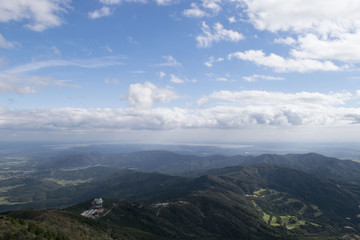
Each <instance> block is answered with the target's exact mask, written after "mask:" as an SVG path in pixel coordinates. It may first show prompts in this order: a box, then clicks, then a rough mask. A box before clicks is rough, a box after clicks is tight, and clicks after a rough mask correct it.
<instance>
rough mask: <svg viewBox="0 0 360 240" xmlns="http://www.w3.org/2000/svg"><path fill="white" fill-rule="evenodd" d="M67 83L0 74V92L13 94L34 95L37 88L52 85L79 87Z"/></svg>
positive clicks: (45, 78) (50, 79) (39, 77)
mask: <svg viewBox="0 0 360 240" xmlns="http://www.w3.org/2000/svg"><path fill="white" fill-rule="evenodd" d="M68 82H69V81H64V80H54V79H52V78H51V77H41V76H30V77H27V76H22V75H18V74H8V73H0V92H3V93H15V94H20V95H24V94H34V93H36V92H37V91H38V89H39V88H41V87H45V86H49V85H53V86H61V87H80V86H79V85H76V84H70V83H68Z"/></svg>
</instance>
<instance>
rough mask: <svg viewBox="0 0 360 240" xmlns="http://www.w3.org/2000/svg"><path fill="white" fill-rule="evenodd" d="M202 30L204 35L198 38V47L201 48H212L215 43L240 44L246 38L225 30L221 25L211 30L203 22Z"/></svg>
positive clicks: (218, 24)
mask: <svg viewBox="0 0 360 240" xmlns="http://www.w3.org/2000/svg"><path fill="white" fill-rule="evenodd" d="M201 29H202V32H203V34H202V35H198V36H197V37H196V41H197V46H198V47H201V48H206V47H210V46H211V45H212V44H213V42H220V41H228V42H239V41H240V40H242V39H244V38H245V37H244V36H243V35H242V34H241V33H239V32H237V31H234V30H228V29H225V28H224V27H223V25H221V24H220V23H215V24H214V26H213V28H212V29H211V28H210V27H209V26H208V25H207V24H206V23H205V22H202V28H201Z"/></svg>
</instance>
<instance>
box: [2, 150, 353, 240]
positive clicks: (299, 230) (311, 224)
mask: <svg viewBox="0 0 360 240" xmlns="http://www.w3.org/2000/svg"><path fill="white" fill-rule="evenodd" d="M131 159H133V160H131ZM32 164H33V166H34V169H35V170H34V171H32V172H31V174H28V175H27V176H24V177H22V178H21V177H17V178H13V179H12V178H11V179H7V180H2V181H0V184H1V185H0V186H2V187H6V186H7V187H9V186H10V188H9V190H7V191H5V192H1V194H3V195H2V196H6V197H7V199H8V200H9V201H11V200H12V199H17V200H16V201H13V202H9V203H10V204H3V205H1V206H0V210H1V211H3V213H2V215H1V216H0V217H1V218H2V219H3V220H2V222H3V223H4V224H7V225H6V226H7V227H8V229H20V230H19V231H17V230H16V231H15V230H13V233H14V234H15V235H16V234H18V235H17V236H24V239H32V237H34V238H33V239H35V238H36V237H43V238H44V239H340V238H341V239H359V237H358V235H359V230H360V228H359V224H360V215H359V214H360V209H359V204H360V181H359V176H358V175H359V174H356V173H359V170H360V164H359V163H356V162H353V161H348V160H339V159H335V158H329V157H325V156H322V155H319V154H315V153H309V154H303V155H297V154H288V155H261V156H233V157H223V156H208V157H199V156H191V155H181V154H175V153H171V152H164V151H147V152H136V153H130V154H129V153H126V154H121V155H106V154H100V153H93V154H81V155H75V156H71V155H69V156H61V157H57V158H52V159H46V160H44V159H42V160H39V162H37V163H36V164H34V163H32ZM75 167H76V168H75ZM89 177H92V178H89ZM54 179H57V180H58V182H57V183H56V181H54ZM60 180H62V181H65V180H66V181H75V182H76V183H75V184H70V185H64V184H63V185H62V184H59V181H60ZM36 181H37V182H36ZM11 184H13V185H11ZM11 186H13V187H12V188H11ZM40 193H41V194H40ZM6 194H7V195H6ZM98 197H102V198H104V201H105V203H104V208H105V212H107V214H106V215H104V216H101V217H100V218H98V219H97V220H92V219H88V218H84V217H82V216H80V214H81V213H82V212H83V211H85V210H86V209H88V208H89V207H90V206H91V199H93V198H98ZM29 208H35V209H49V208H57V209H51V210H50V209H49V210H28V209H29ZM12 209H23V210H17V211H9V210H12ZM24 209H27V210H24ZM54 219H61V221H64V222H65V223H64V224H63V225H64V226H62V227H59V226H58V227H57V226H56V221H54ZM66 223H72V224H66ZM4 224H3V225H1V226H0V230H1V231H0V232H4V234H3V235H0V236H5V234H10V233H8V231H5V230H2V229H4ZM16 226H17V227H16ZM29 226H31V227H29ZM73 226H77V227H78V228H76V229H75V228H74V227H73ZM21 229H22V230H21ZM34 229H35V230H34ZM36 229H38V230H36ZM39 229H42V230H41V231H40V230H39ZM79 229H80V230H79ZM81 232H87V233H89V232H91V233H93V234H90V235H89V234H85V233H84V234H83V235H81ZM36 233H38V234H36ZM21 234H23V235H21ZM50 235H53V236H57V237H58V238H55V237H54V238H47V237H48V236H50ZM74 236H76V238H74ZM0 239H1V238H0ZM4 239H5V238H4ZM9 239H11V238H9ZM18 239H20V238H18ZM39 239H41V238H39Z"/></svg>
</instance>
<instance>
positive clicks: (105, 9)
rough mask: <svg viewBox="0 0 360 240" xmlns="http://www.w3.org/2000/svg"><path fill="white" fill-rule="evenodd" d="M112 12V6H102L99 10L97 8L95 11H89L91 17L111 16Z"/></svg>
mask: <svg viewBox="0 0 360 240" xmlns="http://www.w3.org/2000/svg"><path fill="white" fill-rule="evenodd" d="M111 14H112V12H111V10H110V8H109V7H106V6H103V7H102V8H100V9H98V10H95V11H93V12H89V13H88V15H89V18H91V19H96V18H101V17H106V16H109V15H111Z"/></svg>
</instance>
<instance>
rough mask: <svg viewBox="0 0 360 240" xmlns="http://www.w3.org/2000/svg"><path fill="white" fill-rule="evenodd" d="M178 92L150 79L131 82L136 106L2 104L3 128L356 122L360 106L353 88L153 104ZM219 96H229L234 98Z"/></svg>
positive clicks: (221, 93) (254, 93)
mask: <svg viewBox="0 0 360 240" xmlns="http://www.w3.org/2000/svg"><path fill="white" fill-rule="evenodd" d="M175 97H176V96H175V94H174V93H173V92H172V91H171V90H169V89H161V88H158V87H156V86H155V85H154V84H152V83H149V82H147V83H144V84H133V85H131V86H130V88H129V94H128V100H129V102H130V103H132V104H133V106H134V108H123V109H107V108H99V109H81V108H60V109H33V110H16V111H13V110H8V109H6V108H0V116H1V118H0V130H1V131H5V130H9V129H12V130H16V131H20V130H24V131H34V130H36V131H47V130H48V131H56V130H57V131H61V132H64V131H70V132H74V131H90V132H91V131H100V130H104V129H108V130H111V131H117V130H120V131H122V130H139V129H145V130H171V129H189V128H191V129H204V128H211V129H233V130H236V129H243V128H251V127H260V126H265V127H266V126H267V127H279V128H280V129H283V128H287V127H298V126H304V127H311V126H314V127H317V126H321V127H326V126H327V127H351V126H353V125H354V124H358V123H359V119H360V117H359V116H360V108H353V107H347V106H346V103H347V101H349V100H353V99H354V98H359V96H357V95H356V94H352V93H349V92H340V93H329V94H324V93H316V92H315V93H313V92H299V93H281V92H264V91H241V92H230V91H217V92H214V93H212V94H211V95H209V96H204V97H202V98H201V99H199V101H198V104H199V106H201V108H195V109H189V108H176V107H175V108H151V105H152V104H153V103H155V102H168V101H170V100H172V99H174V98H175ZM289 99H290V100H289ZM210 101H211V103H212V105H211V106H209V103H210ZM218 101H226V102H229V101H230V102H232V103H233V104H228V103H226V104H222V103H221V102H220V103H219V102H218ZM206 106H209V107H206Z"/></svg>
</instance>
